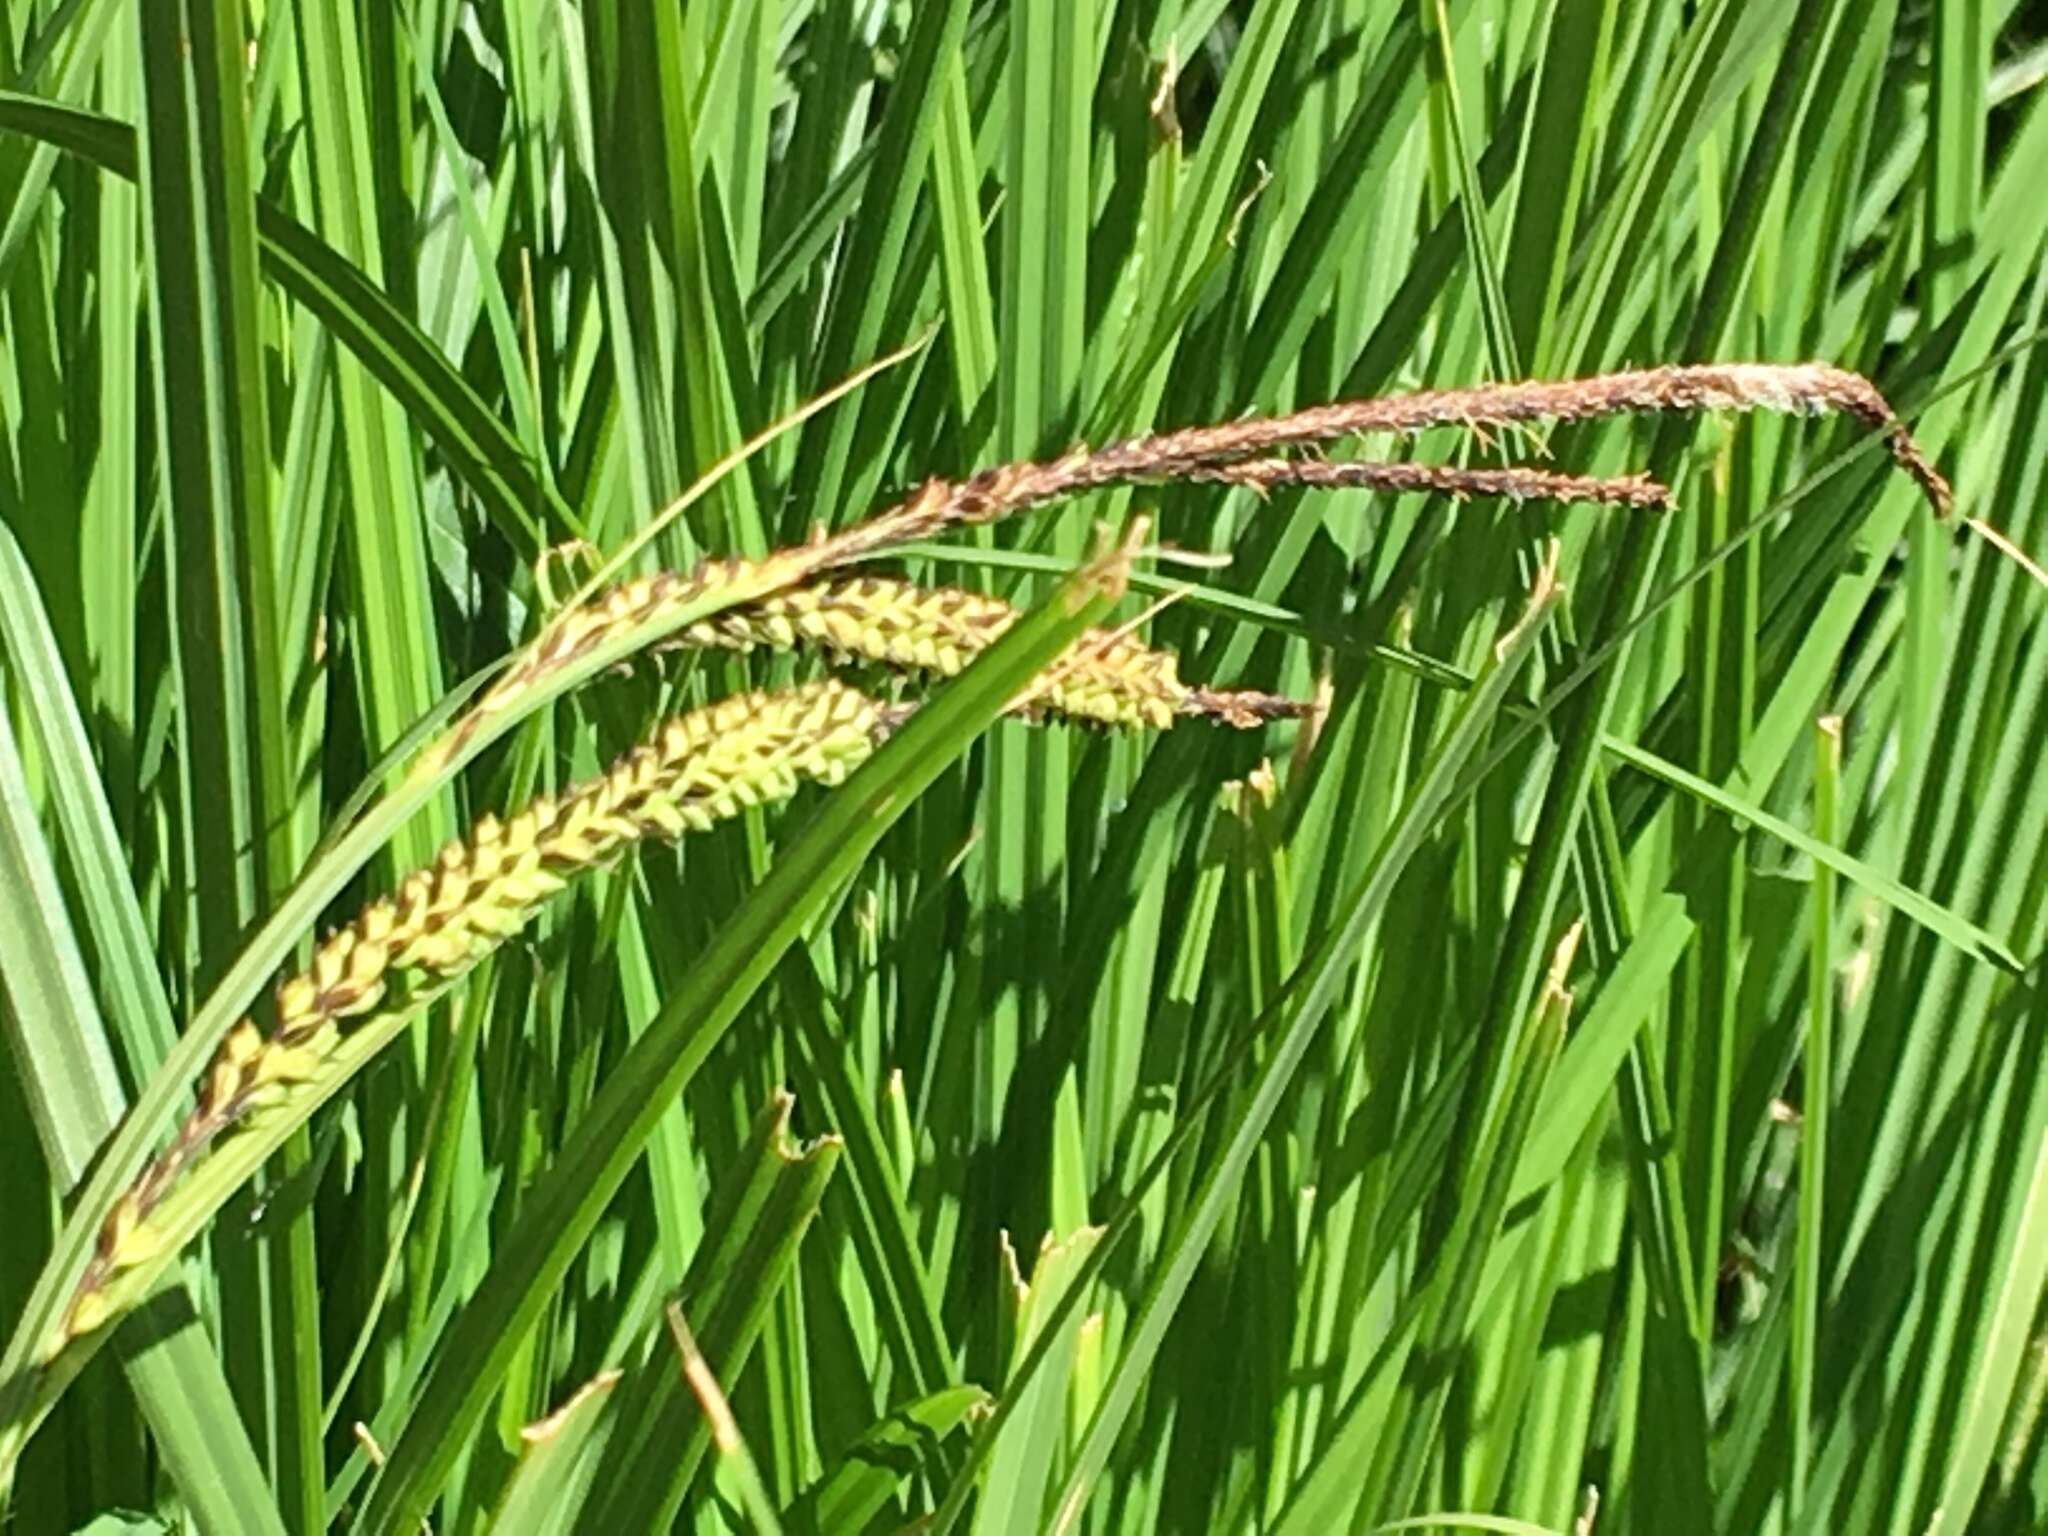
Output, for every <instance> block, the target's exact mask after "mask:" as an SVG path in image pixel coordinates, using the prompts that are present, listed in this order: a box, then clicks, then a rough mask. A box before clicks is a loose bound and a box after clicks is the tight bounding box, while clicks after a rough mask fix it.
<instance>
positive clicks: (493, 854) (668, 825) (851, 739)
mask: <svg viewBox="0 0 2048 1536" xmlns="http://www.w3.org/2000/svg"><path fill="white" fill-rule="evenodd" d="M887 725H888V717H887V716H886V714H885V713H884V711H883V709H882V708H881V706H879V705H877V704H876V703H875V701H874V700H872V699H870V698H868V697H867V696H866V695H864V694H861V693H858V692H856V691H855V690H853V689H851V688H847V687H845V686H843V685H841V684H840V683H837V682H835V681H832V680H830V679H827V680H824V681H821V682H816V683H809V684H806V685H804V686H802V687H797V688H789V689H784V690H781V691H779V692H773V693H749V694H742V695H740V696H738V697H735V698H730V699H724V700H721V701H720V702H719V703H716V704H713V705H710V706H709V707H707V708H704V709H700V710H697V711H695V712H693V713H691V714H687V715H681V716H678V717H675V718H673V719H669V720H666V721H664V722H662V724H661V725H660V726H659V727H657V728H656V729H655V731H654V732H653V733H652V734H651V735H650V736H649V737H648V738H647V739H646V740H645V741H643V742H642V743H641V744H640V745H639V746H637V747H635V748H634V749H633V750H632V751H630V752H628V753H626V754H625V756H623V757H621V758H620V759H619V760H618V761H617V762H615V763H614V764H613V765H612V766H611V768H610V769H609V771H607V772H605V773H603V774H600V775H599V776H597V777H596V778H593V779H589V780H586V781H585V782H583V783H581V784H578V785H576V786H574V787H573V788H571V789H568V790H566V791H564V792H563V793H561V794H560V795H543V796H541V797H539V798H538V799H535V800H533V801H531V802H530V803H529V804H528V805H527V806H526V808H525V809H524V810H522V811H520V812H519V813H518V814H517V815H515V816H513V817H512V818H511V819H510V820H509V821H500V820H499V819H498V818H497V817H495V816H488V815H487V816H485V817H483V818H482V819H481V820H479V821H478V822H477V823H476V825H475V826H474V827H473V828H471V829H470V833H469V835H468V837H466V838H459V839H453V840H451V841H450V842H449V843H447V845H446V846H444V847H443V848H442V849H441V851H440V853H439V854H438V855H437V856H436V857H435V859H434V861H433V862H432V863H431V864H429V865H427V866H426V867H425V868H423V869H418V870H415V871H414V872H413V873H412V874H410V875H408V876H407V877H406V878H405V879H404V880H403V881H402V882H400V884H399V886H398V889H397V890H396V891H395V892H393V893H392V894H390V895H388V896H382V897H379V898H378V899H377V900H375V901H373V902H371V903H370V904H369V905H368V906H367V907H365V908H363V910H362V911H361V912H360V913H358V914H357V916H356V918H355V919H354V921H352V922H350V923H349V924H348V925H347V926H346V927H343V928H342V929H340V930H339V931H337V932H336V933H334V934H333V935H331V936H330V937H329V938H328V939H327V940H325V942H323V943H322V944H321V945H320V947H319V948H318V949H317V950H315V951H314V954H313V960H312V963H311V964H310V965H308V966H307V967H306V969H305V970H303V971H301V972H299V973H298V974H297V975H294V976H291V977H288V978H287V979H286V980H284V981H282V982H280V983H279V984H278V987H277V989H276V991H275V993H274V994H273V997H272V1002H273V1012H274V1015H275V1017H274V1020H273V1025H272V1029H271V1032H270V1034H269V1035H268V1036H265V1035H263V1034H262V1033H261V1032H260V1031H259V1030H258V1029H257V1027H256V1025H255V1024H254V1023H252V1022H251V1021H250V1020H247V1019H244V1020H242V1021H241V1022H240V1023H238V1024H237V1025H235V1027H234V1028H233V1029H232V1030H230V1031H229V1032H228V1035H227V1037H226V1039H224V1040H223V1041H222V1042H221V1046H220V1050H219V1051H218V1052H217V1053H216V1055H215V1057H214V1061H213V1065H212V1066H211V1067H210V1068H209V1069H208V1071H207V1074H206V1076H205V1078H204V1080H203V1081H202V1082H201V1083H200V1086H199V1094H198V1099H199V1102H198V1104H197V1105H196V1106H195V1107H194V1108H193V1110H192V1112H191V1114H189V1115H188V1116H187V1117H186V1118H185V1121H184V1123H183V1125H181V1126H180V1127H179V1129H178V1132H177V1134H176V1136H175V1137H174V1138H173V1139H172V1141H171V1144H170V1145H169V1146H168V1147H166V1148H165V1149H164V1151H163V1152H162V1153H160V1154H159V1155H158V1156H157V1158H156V1159H155V1160H154V1161H153V1162H151V1163H150V1164H149V1165H148V1167H146V1168H145V1169H144V1170H143V1172H142V1174H141V1176H140V1177H139V1178H138V1179H137V1180H136V1182H135V1183H134V1184H133V1185H132V1186H130V1188H129V1189H128V1191H127V1192H126V1193H125V1194H124V1195H123V1196H122V1197H121V1199H120V1201H119V1202H118V1203H117V1204H116V1205H115V1207H114V1210H113V1212H112V1214H111V1215H110V1216H109V1217H108V1218H107V1220H106V1222H105V1223H104V1225H103V1226H102V1227H101V1229H100V1235H99V1242H98V1245H97V1248H96V1250H95V1252H94V1255H93V1257H92V1259H91V1261H90V1263H89V1264H88V1267H87V1269H86V1273H85V1276H84V1278H83V1279H82V1280H81V1281H80V1283H79V1289H78V1293H77V1295H76V1297H75V1299H74V1301H73V1303H72V1308H71V1312H70V1316H69V1319H68V1321H67V1324H66V1337H75V1336H76V1335H78V1334H82V1333H87V1332H90V1331H91V1330H92V1329H94V1328H96V1327H98V1326H99V1325H100V1324H101V1323H102V1322H104V1321H105V1320H106V1319H107V1317H108V1316H110V1315H111V1309H110V1307H109V1304H108V1302H107V1300H106V1297H105V1294H104V1293H105V1290H106V1287H107V1286H108V1284H109V1283H110V1282H111V1281H112V1280H113V1279H114V1278H115V1277H117V1276H118V1275H120V1274H121V1273H122V1272H123V1271H125V1270H128V1269H132V1268H134V1267H136V1266H137V1265H140V1264H142V1263H144V1262H145V1261H147V1260H150V1259H152V1258H155V1257H158V1256H160V1255H161V1254H162V1253H163V1252H164V1250H165V1247H166V1244H167V1241H169V1240H168V1239H167V1238H166V1237H165V1236H164V1235H163V1234H161V1233H159V1232H158V1231H157V1230H156V1229H155V1228H154V1227H153V1226H152V1225H151V1220H150V1218H151V1216H152V1214H153V1213H155V1212H157V1210H158V1209H159V1207H160V1206H161V1205H162V1204H163V1202H164V1200H165V1199H166V1197H167V1196H168V1195H169V1194H170V1193H171V1191H172V1189H173V1187H174V1186H175V1185H176V1184H177V1182H178V1179H179V1176H180V1175H181V1174H182V1173H183V1172H184V1170H185V1169H186V1168H187V1167H188V1166H189V1165H190V1164H191V1163H192V1162H193V1161H194V1160H195V1159H197V1158H199V1157H200V1156H201V1155H203V1154H204V1152H205V1151H206V1149H207V1147H208V1146H209V1145H210V1144H212V1143H213V1142H214V1141H215V1140H216V1139H217V1138H218V1137H220V1136H221V1135H223V1134H224V1133H226V1132H228V1131H230V1130H232V1129H234V1128H236V1127H239V1126H244V1125H247V1124H248V1123H250V1122H251V1121H252V1120H253V1119H254V1118H255V1117H257V1116H259V1115H262V1114H265V1113H286V1112H289V1110H290V1108H291V1106H292V1104H293V1101H294V1100H295V1098H301V1097H304V1096H306V1095H307V1094H309V1093H310V1092H311V1091H312V1090H313V1089H315V1088H316V1087H317V1086H318V1085H319V1084H320V1083H321V1082H322V1079H323V1073H324V1072H325V1071H326V1069H327V1068H328V1065H329V1063H330V1059H331V1058H332V1057H333V1055H334V1052H335V1049H336V1047H337V1046H338V1045H339V1044H340V1043H341V1041H342V1039H343V1038H344V1036H345V1035H346V1034H347V1033H348V1032H349V1031H350V1030H352V1029H355V1028H359V1027H361V1026H362V1024H363V1023H364V1022H365V1021H367V1020H368V1019H369V1018H371V1017H373V1016H375V1015H377V1014H379V1013H389V1012H393V1011H403V1010H407V1009H409V1008H411V1007H414V1006H417V1005H418V1004H419V1003H421V1002H422V1001H424V1000H426V999H427V998H430V997H432V996H433V995H435V994H436V993H437V992H438V991H439V990H441V989H442V988H444V987H445V986H447V985H448V984H450V983H452V982H453V981H455V980H456V979H457V978H459V977H460V976H462V975H463V974H464V973H465V972H467V971H468V970H469V969H471V968H472V967H473V966H475V965H476V964H477V963H478V962H479V961H481V960H482V959H483V958H484V957H485V956H486V955H488V954H489V953H490V952H491V951H492V950H494V949H496V948H497V947H498V946H499V945H500V944H502V943H503V942H504V941H505V940H506V939H507V938H509V937H511V936H512V935H513V934H514V933H516V932H518V931H519V930H520V929H521V928H522V927H524V926H525V925H526V924H527V923H528V922H530V921H531V920H532V918H533V917H534V915H535V913H536V912H538V910H539V909H540V906H541V904H542V903H544V902H545V901H546V900H547V899H548V898H549V897H550V896H552V895H554V894H555V893H556V892H557V891H560V890H561V889H563V888H564V887H565V886H566V885H568V884H569V883H570V882H571V881H572V880H574V879H575V878H576V877H577V876H578V875H579V874H581V873H583V872H584V871H586V870H589V869H593V868H596V867H598V866H600V865H602V864H605V863H607V862H608V861H610V860H612V859H614V858H616V857H617V856H618V855H619V854H620V853H621V852H623V851H624V850H625V849H626V848H628V847H630V846H632V845H634V844H636V843H639V842H642V841H645V840H647V839H650V838H675V837H679V836H681V835H682V834H683V833H685V832H688V831H692V830H700V829H703V828H707V827H710V826H712V825H714V824H715V823H717V822H719V821H723V820H727V819H729V818H731V817H733V816H736V815H738V814H739V813H740V812H741V811H742V810H744V809H746V808H747V807H748V806H753V805H762V804H767V803H771V802H774V801H777V800H782V799H786V798H787V797H788V796H790V795H792V794H794V793H795V791H796V788H797V786H798V784H800V783H802V782H803V781H805V780H811V781H815V782H817V783H821V784H836V783H838V782H839V781H840V780H841V779H843V778H845V776H846V775H847V773H848V772H849V771H851V770H852V768H853V767H854V766H855V765H856V764H858V763H859V762H860V761H861V760H862V759H864V758H866V757H867V756H868V754H869V753H870V752H871V751H872V750H873V748H874V745H875V743H876V741H877V740H878V739H879V738H880V737H881V735H882V734H883V733H884V732H885V730H886V728H887Z"/></svg>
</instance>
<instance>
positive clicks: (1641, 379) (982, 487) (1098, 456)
mask: <svg viewBox="0 0 2048 1536" xmlns="http://www.w3.org/2000/svg"><path fill="white" fill-rule="evenodd" d="M1747 410H1772V411H1785V412H1792V413H1798V414H1814V413H1819V412H1823V411H1833V412H1838V413H1841V414H1843V415H1847V416H1849V417H1852V418H1853V419H1855V420H1857V421H1860V422H1862V423H1863V424H1864V425H1865V426H1867V427H1869V428H1871V429H1872V430H1873V431H1876V432H1879V433H1881V434H1882V435H1883V437H1884V440H1885V443H1886V446H1887V447H1888V448H1889V449H1890V450H1891V455H1892V458H1893V460H1894V461H1895V462H1896V463H1897V464H1898V465H1899V467H1900V468H1901V469H1903V470H1904V471H1905V472H1906V473H1907V474H1908V475H1909V476H1911V477H1912V479H1913V481H1914V482H1915V483H1916V484H1917V485H1919V486H1920V488H1921V490H1922V491H1924V492H1925V493H1926V495H1927V499H1928V501H1929V502H1930V503H1931V504H1932V505H1933V507H1934V509H1935V511H1936V512H1937V513H1938V514H1940V515H1943V516H1946V515H1947V513H1948V511H1949V509H1950V506H1951V504H1952V500H1953V498H1952V496H1951V493H1950V490H1949V486H1948V482H1947V481H1946V480H1944V479H1943V478H1942V476H1941V474H1940V473H1939V472H1938V471H1937V470H1936V469H1935V468H1934V466H1933V464H1931V463H1930V462H1929V461H1928V459H1927V456H1926V455H1925V454H1924V453H1922V452H1921V450H1920V447H1919V445H1918V444H1916V443H1915V442H1914V441H1913V437H1912V434H1911V433H1909V432H1908V431H1907V430H1906V428H1905V426H1904V424H1903V423H1901V422H1900V421H1899V419H1898V417H1897V416H1896V415H1895V414H1894V413H1893V411H1892V408H1891V406H1890V404H1889V403H1888V402H1887V401H1886V400H1885V398H1884V396H1883V395H1882V394H1880V393H1879V392H1878V390H1877V388H1876V386H1875V385H1873V384H1872V383H1871V382H1870V381H1869V380H1868V379H1866V378H1864V377H1862V376H1861V375H1860V374H1854V373H1849V372H1846V371H1845V370H1843V369H1840V368H1835V367H1831V366H1829V365H1828V364H1825V363H1794V364H1775V363H1722V364H1703V365H1698V366H1686V367H1671V368H1645V369H1638V370H1634V371H1630V372H1625V373H1611V374H1603V375H1600V376H1598V377H1595V378H1589V379H1566V380H1558V381H1540V380H1539V381H1525V382H1516V383H1507V384H1482V385H1478V386H1475V387H1473V388H1470V389H1432V390H1420V391H1417V392H1414V393H1411V394H1404V395H1386V396H1382V397H1380V398H1377V399H1372V400H1340V401H1337V402H1335V403H1333V404H1330V405H1317V406H1310V407H1309V408H1307V409H1305V410H1300V411H1293V412H1289V413H1288V414H1286V415H1281V416H1256V417H1248V418H1246V419H1244V420H1241V421H1230V422H1222V423H1219V424H1217V425H1214V426H1203V427H1184V428H1181V429H1179V430H1177V431H1171V432H1158V433H1151V434H1147V435H1145V436H1141V437H1132V438H1126V439H1124V440H1123V441H1121V442H1116V443H1111V444H1109V445H1108V446H1106V447H1103V448H1099V449H1091V448H1086V447H1081V448H1073V449H1070V450H1069V451H1068V452H1066V453H1064V454H1062V455H1060V456H1059V457H1058V458H1055V459H1048V460H1045V461H1043V462H1037V463H1030V462H1026V463H1018V464H1004V465H999V466H997V467H995V468H993V469H985V470H982V471H981V472H980V473H978V474H975V475H971V476H969V477H968V478H966V479H964V480H928V481H926V482H925V483H924V484H923V485H921V486H919V487H918V488H917V489H916V490H915V491H913V492H912V493H911V494H910V495H909V496H907V497H906V498H904V500H902V501H901V502H899V503H897V504H896V505H895V506H894V507H891V508H889V509H888V510H886V511H884V512H882V513H880V514H878V515H877V516H875V517H872V518H869V519H868V520H867V521H866V522H863V523H861V524H859V525H858V526H857V527H854V528H850V529H848V530H847V531H846V532H845V533H843V534H841V535H838V536H837V537H836V538H835V539H834V540H833V541H832V543H833V553H832V556H831V563H844V562H845V561H846V560H850V559H857V558H860V557H861V556H863V555H867V554H871V553H873V552H874V551H876V550H878V549H886V548H888V547H890V546H892V545H895V544H901V543H904V542H906V541H909V540H913V539H926V538H931V537H934V536H935V535H937V534H940V533H943V532H944V531H945V530H947V529H949V528H956V527H961V526H966V525H973V524H980V523H988V522H993V521H994V520H996V519H998V518H1001V517H1006V516H1008V515H1010V514H1011V513H1013V512H1021V511H1024V510H1025V509H1027V508H1029V507H1034V506H1038V505H1041V504H1043V503H1045V502H1048V501H1053V500H1056V499H1058V498H1060V497H1064V496H1074V495H1079V494H1082V493H1084V492H1087V491H1093V490H1099V489H1102V488H1104V487H1106V486H1112V485H1128V484H1134V483H1147V482H1161V481H1177V480H1194V479H1217V478H1228V474H1227V472H1223V473H1219V467H1220V466H1227V465H1230V464H1233V463H1242V462H1243V461H1245V460H1249V459H1254V458H1259V457H1261V456H1267V455H1272V454H1274V453H1277V452H1279V451H1280V450H1283V449H1288V448H1301V447H1307V446H1309V445H1311V444H1316V443H1329V442H1335V441H1337V440H1339V439H1342V438H1348V437H1357V436H1360V435H1363V434H1366V433H1372V432H1391V433H1395V434H1398V435H1407V434H1410V433H1415V432H1420V431H1423V430H1425V429H1427V428H1430V427H1495V426H1509V425H1513V424H1515V423H1518V422H1531V421H1591V420H1595V419H1599V418H1604V417H1612V416H1627V415H1640V414H1646V413H1660V412H1669V411H1682V412H1697V411H1747ZM1275 462H1283V463H1284V462H1286V461H1284V460H1281V461H1275ZM1267 473H1275V472H1273V471H1267ZM1323 473H1342V472H1341V471H1301V472H1296V473H1293V474H1291V475H1289V476H1288V478H1289V479H1291V480H1292V481H1293V483H1308V476H1310V475H1314V474H1323ZM1360 473H1371V472H1360ZM1505 473H1507V474H1510V475H1519V474H1526V473H1532V472H1522V471H1507V472H1505ZM1566 480H1569V481H1575V482H1577V483H1578V485H1579V487H1580V489H1581V490H1586V489H1591V488H1592V487H1595V486H1598V485H1601V484H1604V483H1605V482H1598V481H1590V480H1585V481H1581V480H1579V477H1566V479H1565V480H1560V481H1559V482H1557V484H1556V486H1555V488H1554V489H1553V490H1552V491H1546V492H1543V493H1541V494H1546V495H1551V494H1569V495H1572V496H1574V499H1577V493H1576V492H1569V491H1567V489H1566ZM1509 483H1510V484H1512V483H1513V482H1509ZM1523 483H1524V484H1525V485H1527V484H1528V482H1523ZM1620 483H1621V482H1614V484H1616V485H1618V484H1620ZM1637 483H1638V484H1642V485H1647V484H1648V483H1649V482H1637ZM1417 488H1422V487H1417ZM1466 490H1467V492H1468V493H1469V494H1474V495H1477V494H1496V492H1492V491H1487V492H1482V491H1480V490H1479V489H1478V487H1477V482H1467V483H1466ZM1498 494H1508V495H1513V494H1517V492H1516V491H1514V490H1511V489H1505V488H1503V489H1502V490H1501V491H1499V492H1498ZM1592 499H1595V500H1613V499H1617V498H1615V497H1614V496H1612V495H1609V494H1595V495H1594V496H1593V497H1592ZM1620 499H1632V498H1628V497H1623V498H1620ZM1643 504H1654V503H1643Z"/></svg>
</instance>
